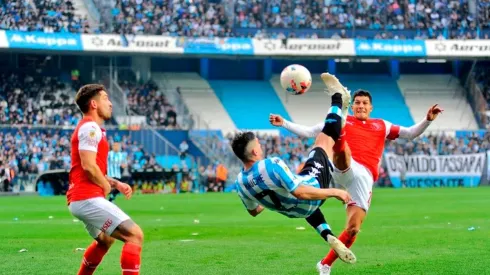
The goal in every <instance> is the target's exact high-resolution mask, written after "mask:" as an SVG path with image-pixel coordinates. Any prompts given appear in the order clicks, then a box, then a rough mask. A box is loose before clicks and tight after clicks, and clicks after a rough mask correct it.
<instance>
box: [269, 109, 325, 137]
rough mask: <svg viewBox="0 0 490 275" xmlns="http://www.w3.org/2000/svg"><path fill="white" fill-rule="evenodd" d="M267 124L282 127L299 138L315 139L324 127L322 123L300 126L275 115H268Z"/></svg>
mask: <svg viewBox="0 0 490 275" xmlns="http://www.w3.org/2000/svg"><path fill="white" fill-rule="evenodd" d="M269 122H270V123H271V124H272V125H274V126H277V127H283V128H284V129H286V130H288V131H290V132H291V133H293V134H296V135H298V136H300V137H316V136H317V135H318V134H319V133H320V132H321V131H322V129H323V125H324V123H318V124H316V125H314V126H305V125H300V124H297V123H294V122H291V121H288V120H287V119H284V118H283V117H282V116H280V115H275V114H270V115H269Z"/></svg>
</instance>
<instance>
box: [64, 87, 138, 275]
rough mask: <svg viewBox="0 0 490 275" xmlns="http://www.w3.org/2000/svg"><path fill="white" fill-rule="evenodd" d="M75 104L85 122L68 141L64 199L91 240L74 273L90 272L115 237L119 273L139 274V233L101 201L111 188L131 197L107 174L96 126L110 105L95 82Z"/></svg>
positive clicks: (106, 147) (102, 140)
mask: <svg viewBox="0 0 490 275" xmlns="http://www.w3.org/2000/svg"><path fill="white" fill-rule="evenodd" d="M75 101H76V104H77V105H78V108H79V109H80V110H81V111H82V113H83V118H82V120H81V121H80V122H79V123H78V125H77V127H76V129H75V131H74V132H73V136H72V138H71V146H72V151H71V170H70V187H69V189H68V192H67V193H66V197H67V200H68V207H69V209H70V212H71V213H72V215H73V216H75V217H76V218H78V219H79V220H81V221H82V222H83V223H84V224H85V228H86V229H87V231H88V233H89V234H90V236H92V238H94V239H95V241H94V242H93V243H92V244H91V245H90V246H89V247H88V248H87V250H86V251H85V254H84V255H83V261H82V264H81V266H80V270H79V271H78V275H88V274H93V273H94V272H95V269H96V268H97V266H98V265H99V264H100V262H101V261H102V258H103V257H104V255H105V254H106V253H107V251H108V250H109V248H110V247H111V246H112V244H113V243H114V241H115V240H116V239H117V240H120V241H122V242H124V246H123V248H122V253H121V268H122V274H123V275H137V274H139V270H140V262H141V246H142V244H143V231H142V230H141V228H140V227H139V226H138V225H137V224H136V223H134V222H133V221H132V220H131V219H130V218H129V216H128V215H126V213H124V212H123V211H122V210H121V209H119V207H117V206H116V205H114V204H113V203H111V202H109V201H108V200H106V199H105V198H106V196H107V195H108V194H109V192H110V191H111V188H116V189H117V190H119V191H120V192H121V193H123V194H124V195H125V196H126V198H128V199H129V198H130V197H131V195H132V189H131V187H130V186H129V185H127V184H125V183H122V182H119V181H117V180H114V179H111V178H109V177H107V175H106V172H107V155H108V153H109V143H108V141H107V138H106V132H105V130H104V129H101V127H100V126H101V125H102V123H103V122H104V121H105V120H108V119H109V118H111V114H112V103H111V101H110V100H109V96H108V95H107V92H106V90H105V88H104V86H103V85H99V84H89V85H85V86H83V87H82V88H80V90H79V91H78V93H77V94H76V97H75Z"/></svg>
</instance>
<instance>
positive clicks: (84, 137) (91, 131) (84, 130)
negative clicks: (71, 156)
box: [78, 121, 102, 152]
mask: <svg viewBox="0 0 490 275" xmlns="http://www.w3.org/2000/svg"><path fill="white" fill-rule="evenodd" d="M101 139H102V130H101V129H100V127H99V125H97V123H95V122H92V121H91V122H87V123H85V124H83V125H82V126H80V128H79V129H78V150H80V151H81V150H85V151H92V152H97V147H98V146H99V142H100V140H101Z"/></svg>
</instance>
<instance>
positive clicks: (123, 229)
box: [112, 220, 143, 275]
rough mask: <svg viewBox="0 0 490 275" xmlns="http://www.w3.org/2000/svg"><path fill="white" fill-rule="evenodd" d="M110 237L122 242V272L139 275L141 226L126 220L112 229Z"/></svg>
mask: <svg viewBox="0 0 490 275" xmlns="http://www.w3.org/2000/svg"><path fill="white" fill-rule="evenodd" d="M112 237H114V238H116V239H118V240H121V241H123V242H124V246H123V249H122V251H121V268H122V274H123V275H139V274H140V273H139V272H140V265H141V248H142V245H143V231H142V230H141V228H140V227H139V226H138V225H137V224H136V223H134V222H133V221H132V220H126V221H124V222H123V223H121V224H120V225H119V226H118V227H117V228H116V230H114V232H113V233H112Z"/></svg>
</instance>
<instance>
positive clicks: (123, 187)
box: [116, 181, 133, 200]
mask: <svg viewBox="0 0 490 275" xmlns="http://www.w3.org/2000/svg"><path fill="white" fill-rule="evenodd" d="M116 189H117V190H119V192H121V193H122V194H123V195H124V196H125V197H126V199H128V200H129V199H130V198H131V196H132V195H133V189H132V188H131V186H129V184H126V183H123V182H120V181H117V183H116Z"/></svg>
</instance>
